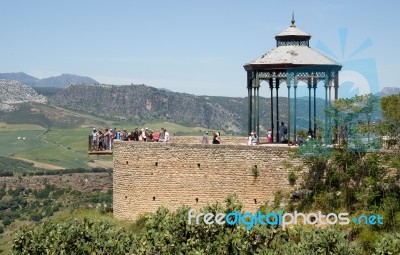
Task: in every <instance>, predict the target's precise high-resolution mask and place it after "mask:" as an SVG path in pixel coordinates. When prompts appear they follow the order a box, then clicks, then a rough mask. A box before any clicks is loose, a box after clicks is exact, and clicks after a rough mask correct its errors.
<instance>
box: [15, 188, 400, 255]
mask: <svg viewBox="0 0 400 255" xmlns="http://www.w3.org/2000/svg"><path fill="white" fill-rule="evenodd" d="M236 210H238V211H241V210H242V206H241V203H240V202H239V201H238V200H237V199H236V197H235V196H230V197H228V198H227V199H226V206H225V207H222V206H221V205H220V204H213V205H209V206H206V207H204V208H203V209H202V210H201V211H202V212H203V213H208V212H211V213H214V215H215V214H216V213H219V212H224V213H229V212H232V211H236ZM264 210H265V208H264ZM188 211H189V208H187V207H185V206H182V207H181V208H179V209H178V210H176V211H175V212H171V211H169V210H167V209H165V208H163V207H161V208H159V209H158V210H157V212H156V213H154V214H148V215H145V216H143V217H142V218H141V219H139V220H138V221H136V222H135V223H133V224H130V225H126V224H125V226H124V227H121V226H119V225H118V222H115V221H113V220H109V219H105V218H104V217H102V218H93V217H85V218H83V219H79V218H73V219H69V220H67V221H63V222H57V221H49V222H46V223H45V224H43V225H40V226H38V227H36V228H33V229H32V228H24V229H21V230H20V231H19V232H18V233H17V234H16V236H15V237H14V240H13V247H12V251H13V253H14V254H42V253H44V252H49V253H53V254H65V253H68V254H108V253H110V252H111V251H112V252H111V253H112V254H305V255H306V254H307V255H309V254H338V255H339V254H340V255H346V254H349V255H350V254H351V255H357V254H360V255H361V254H398V253H399V252H400V236H397V235H389V234H383V235H382V236H378V237H377V238H376V245H374V247H369V248H368V247H364V246H363V245H362V244H361V243H359V242H352V235H351V232H349V231H347V230H344V229H340V228H336V227H327V228H317V227H307V226H302V225H298V226H294V227H290V228H287V229H285V230H282V229H280V228H277V227H276V226H272V225H264V226H261V225H256V226H254V227H253V228H252V229H251V230H246V228H245V227H244V226H243V225H237V224H235V225H228V224H223V225H218V224H212V225H206V224H204V223H202V222H201V221H200V224H199V225H196V224H189V223H188V219H187V215H188ZM264 213H265V211H264Z"/></svg>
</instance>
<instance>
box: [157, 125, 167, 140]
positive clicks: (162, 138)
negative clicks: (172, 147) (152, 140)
mask: <svg viewBox="0 0 400 255" xmlns="http://www.w3.org/2000/svg"><path fill="white" fill-rule="evenodd" d="M164 139H165V131H164V128H161V131H160V138H159V139H158V141H159V142H164Z"/></svg>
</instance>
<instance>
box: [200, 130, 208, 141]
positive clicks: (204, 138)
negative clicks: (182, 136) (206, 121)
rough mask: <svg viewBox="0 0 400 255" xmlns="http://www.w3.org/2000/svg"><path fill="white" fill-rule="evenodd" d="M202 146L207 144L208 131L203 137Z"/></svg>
mask: <svg viewBox="0 0 400 255" xmlns="http://www.w3.org/2000/svg"><path fill="white" fill-rule="evenodd" d="M201 143H202V144H208V131H206V132H205V133H204V135H203V139H202V141H201Z"/></svg>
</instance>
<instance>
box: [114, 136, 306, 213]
mask: <svg viewBox="0 0 400 255" xmlns="http://www.w3.org/2000/svg"><path fill="white" fill-rule="evenodd" d="M113 161H114V173H113V203H114V204H113V208H114V216H115V217H116V218H118V219H130V220H134V219H137V218H138V217H139V216H140V215H142V214H144V213H146V212H155V211H156V210H157V209H158V207H160V206H165V207H167V208H168V209H171V210H175V209H177V208H178V207H180V206H181V205H187V206H189V207H191V208H201V207H203V206H204V205H206V204H207V203H215V202H217V201H218V202H219V203H224V200H225V198H226V197H227V196H228V195H229V194H233V193H236V194H237V195H238V197H239V199H240V201H241V202H242V203H243V204H244V209H245V210H246V211H256V210H257V209H258V208H259V206H260V205H262V204H263V203H265V202H270V201H272V200H273V198H274V194H275V193H276V192H277V191H279V190H283V191H288V190H289V189H292V188H293V187H292V186H291V185H290V184H289V181H288V173H289V171H290V169H288V168H287V167H285V165H287V164H288V163H289V162H290V163H291V164H293V165H300V164H301V162H300V160H299V159H292V158H291V156H290V152H289V150H288V147H287V145H286V146H279V145H278V146H273V145H272V146H247V145H212V144H207V145H202V144H181V143H140V142H115V144H114V156H113ZM253 168H254V169H256V170H252V169H253ZM254 172H258V176H255V174H254Z"/></svg>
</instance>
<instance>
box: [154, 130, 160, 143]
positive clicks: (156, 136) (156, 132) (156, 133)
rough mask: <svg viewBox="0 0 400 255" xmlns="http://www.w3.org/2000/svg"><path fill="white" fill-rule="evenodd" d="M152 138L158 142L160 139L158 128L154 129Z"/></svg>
mask: <svg viewBox="0 0 400 255" xmlns="http://www.w3.org/2000/svg"><path fill="white" fill-rule="evenodd" d="M153 139H154V142H158V140H159V139H160V132H158V130H156V131H155V132H154V134H153Z"/></svg>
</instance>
